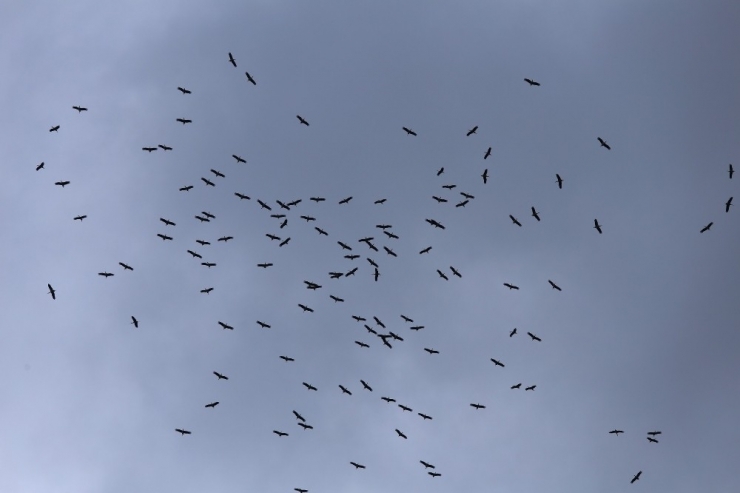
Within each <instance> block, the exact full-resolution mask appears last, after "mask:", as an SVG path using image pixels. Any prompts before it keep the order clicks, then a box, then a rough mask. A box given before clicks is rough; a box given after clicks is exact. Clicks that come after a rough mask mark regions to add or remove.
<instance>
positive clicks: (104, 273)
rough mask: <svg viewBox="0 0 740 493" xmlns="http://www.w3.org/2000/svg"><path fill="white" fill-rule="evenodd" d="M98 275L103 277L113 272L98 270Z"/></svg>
mask: <svg viewBox="0 0 740 493" xmlns="http://www.w3.org/2000/svg"><path fill="white" fill-rule="evenodd" d="M98 275H99V276H103V277H110V276H112V275H113V274H111V273H110V272H98Z"/></svg>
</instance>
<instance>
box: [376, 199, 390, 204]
mask: <svg viewBox="0 0 740 493" xmlns="http://www.w3.org/2000/svg"><path fill="white" fill-rule="evenodd" d="M386 200H388V199H378V200H376V201H375V202H374V204H384V203H385V201H386Z"/></svg>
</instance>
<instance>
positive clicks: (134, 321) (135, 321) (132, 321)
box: [131, 315, 139, 329]
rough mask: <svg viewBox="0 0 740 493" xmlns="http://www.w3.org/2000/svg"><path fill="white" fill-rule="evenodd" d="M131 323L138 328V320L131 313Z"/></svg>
mask: <svg viewBox="0 0 740 493" xmlns="http://www.w3.org/2000/svg"><path fill="white" fill-rule="evenodd" d="M131 323H132V324H133V326H134V327H135V328H137V329H138V328H139V321H138V320H136V317H134V316H133V315H132V316H131Z"/></svg>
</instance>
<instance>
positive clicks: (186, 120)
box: [177, 118, 193, 125]
mask: <svg viewBox="0 0 740 493" xmlns="http://www.w3.org/2000/svg"><path fill="white" fill-rule="evenodd" d="M177 121H178V122H180V123H182V124H183V125H185V124H186V123H193V120H188V119H187V118H177Z"/></svg>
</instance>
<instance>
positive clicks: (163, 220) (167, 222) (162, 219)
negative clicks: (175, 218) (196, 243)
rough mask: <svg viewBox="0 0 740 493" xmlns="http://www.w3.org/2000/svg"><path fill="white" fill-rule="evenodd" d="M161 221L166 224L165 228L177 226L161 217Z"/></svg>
mask: <svg viewBox="0 0 740 493" xmlns="http://www.w3.org/2000/svg"><path fill="white" fill-rule="evenodd" d="M159 220H160V221H162V222H163V223H164V224H165V226H176V224H175V223H173V222H172V221H170V220H169V219H165V218H163V217H160V218H159Z"/></svg>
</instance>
